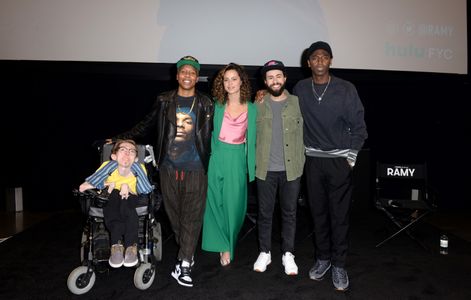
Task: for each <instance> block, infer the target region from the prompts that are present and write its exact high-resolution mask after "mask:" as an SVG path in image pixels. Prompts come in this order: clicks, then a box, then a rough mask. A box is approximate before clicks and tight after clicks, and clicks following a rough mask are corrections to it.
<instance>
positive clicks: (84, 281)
mask: <svg viewBox="0 0 471 300" xmlns="http://www.w3.org/2000/svg"><path fill="white" fill-rule="evenodd" d="M87 269H88V268H87V267H85V266H80V267H77V268H75V269H74V270H73V271H72V272H70V274H69V277H68V278H67V287H68V288H69V290H70V291H71V292H72V293H74V294H75V295H82V294H85V293H86V292H88V291H89V290H90V289H91V288H92V287H93V285H94V284H95V279H96V277H95V272H93V271H92V272H91V276H87V275H88V274H87Z"/></svg>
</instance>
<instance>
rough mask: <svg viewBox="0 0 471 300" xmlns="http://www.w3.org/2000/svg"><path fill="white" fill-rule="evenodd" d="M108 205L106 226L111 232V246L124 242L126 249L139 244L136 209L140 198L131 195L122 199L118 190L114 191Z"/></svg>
mask: <svg viewBox="0 0 471 300" xmlns="http://www.w3.org/2000/svg"><path fill="white" fill-rule="evenodd" d="M108 199H109V200H108V204H107V205H106V206H105V207H104V208H103V216H104V218H105V225H106V227H107V228H108V230H109V231H110V235H111V237H110V242H111V245H113V244H117V243H118V241H123V237H124V241H123V244H124V246H125V247H129V246H132V245H133V244H137V242H138V230H139V217H138V216H137V212H136V207H137V205H138V199H139V197H138V196H136V195H129V197H128V198H127V199H121V196H120V195H119V191H118V190H113V191H112V192H111V194H110V196H109V198H108Z"/></svg>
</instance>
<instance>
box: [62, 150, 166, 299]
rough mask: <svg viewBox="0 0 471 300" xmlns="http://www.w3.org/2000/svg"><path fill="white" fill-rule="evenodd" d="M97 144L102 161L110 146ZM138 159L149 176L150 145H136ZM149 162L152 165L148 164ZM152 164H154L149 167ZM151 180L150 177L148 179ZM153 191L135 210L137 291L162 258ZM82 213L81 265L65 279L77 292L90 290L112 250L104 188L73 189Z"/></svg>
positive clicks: (105, 268)
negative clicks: (83, 221)
mask: <svg viewBox="0 0 471 300" xmlns="http://www.w3.org/2000/svg"><path fill="white" fill-rule="evenodd" d="M102 147H103V148H100V147H99V150H100V151H101V152H102V155H101V156H102V161H103V160H104V159H105V158H109V153H111V148H112V145H103V146H102ZM138 152H139V162H142V163H144V164H145V166H146V169H147V170H148V173H147V174H148V175H149V178H151V175H152V172H149V171H151V168H152V167H154V169H155V166H156V164H155V159H154V155H153V150H152V147H151V146H149V145H145V146H144V145H138ZM151 163H152V164H151ZM152 165H153V166H152ZM150 181H151V183H152V180H150ZM153 186H154V191H153V192H151V193H150V194H148V195H141V196H139V200H138V201H139V203H138V205H137V207H136V212H137V215H138V218H139V233H138V249H139V251H138V260H139V262H138V264H137V266H136V267H135V268H136V270H135V272H134V285H135V286H136V288H138V289H140V290H146V289H148V288H149V287H150V286H151V285H152V283H153V282H154V279H155V272H156V263H157V262H158V261H161V260H162V228H161V225H160V223H159V222H158V221H157V220H156V212H157V211H158V209H159V208H160V205H161V201H162V200H161V196H160V193H159V192H158V191H157V189H156V185H155V184H153ZM73 194H74V196H75V197H77V198H78V200H79V203H80V207H81V210H82V213H83V214H84V215H85V216H86V220H85V225H84V228H83V231H82V237H81V243H80V262H81V266H79V267H77V268H75V269H74V270H73V271H72V272H71V273H70V274H69V276H68V278H67V287H68V288H69V290H70V291H71V292H72V293H73V294H76V295H81V294H85V293H87V292H88V291H90V290H91V288H92V287H93V285H94V284H95V280H96V273H105V272H107V271H108V268H109V265H108V259H109V257H110V253H111V247H110V242H109V232H108V231H107V229H106V228H105V222H104V216H103V207H105V206H106V204H107V201H108V200H107V192H106V191H105V190H97V189H92V190H87V191H85V192H83V193H81V192H79V191H78V190H74V191H73Z"/></svg>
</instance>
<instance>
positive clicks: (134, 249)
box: [126, 245, 137, 256]
mask: <svg viewBox="0 0 471 300" xmlns="http://www.w3.org/2000/svg"><path fill="white" fill-rule="evenodd" d="M131 254H133V255H137V246H136V245H133V246H129V247H128V248H127V249H126V256H127V255H131Z"/></svg>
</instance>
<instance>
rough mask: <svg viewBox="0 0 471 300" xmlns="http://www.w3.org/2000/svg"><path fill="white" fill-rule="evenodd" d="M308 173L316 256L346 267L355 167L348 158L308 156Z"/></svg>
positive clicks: (306, 167) (306, 168)
mask: <svg viewBox="0 0 471 300" xmlns="http://www.w3.org/2000/svg"><path fill="white" fill-rule="evenodd" d="M305 174H306V184H307V191H308V201H309V205H310V208H311V215H312V218H313V222H314V231H315V243H316V257H317V259H322V260H331V261H332V264H333V265H335V266H337V267H344V266H345V262H346V258H347V250H348V229H349V214H350V207H351V197H352V169H351V168H350V166H349V164H348V162H347V160H346V159H345V158H341V157H339V158H319V157H309V156H308V157H306V165H305Z"/></svg>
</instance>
